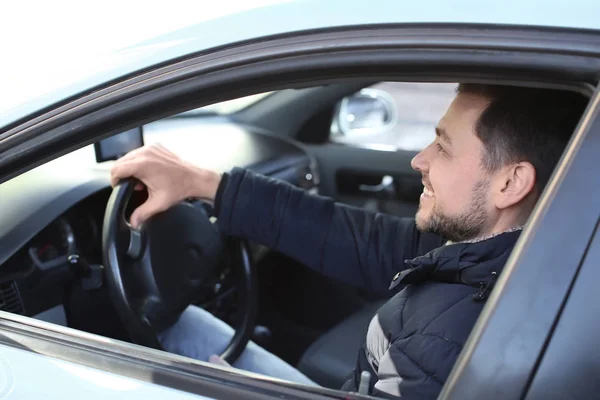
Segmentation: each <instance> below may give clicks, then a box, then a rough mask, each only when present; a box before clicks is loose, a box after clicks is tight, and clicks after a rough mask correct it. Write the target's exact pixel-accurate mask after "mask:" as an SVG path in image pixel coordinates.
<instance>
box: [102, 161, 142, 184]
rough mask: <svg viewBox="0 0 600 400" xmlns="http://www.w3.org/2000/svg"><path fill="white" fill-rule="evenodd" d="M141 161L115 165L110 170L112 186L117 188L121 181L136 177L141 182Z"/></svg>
mask: <svg viewBox="0 0 600 400" xmlns="http://www.w3.org/2000/svg"><path fill="white" fill-rule="evenodd" d="M140 166H141V162H140V161H139V159H133V160H131V161H124V162H119V163H118V164H115V165H114V166H113V167H112V169H111V170H110V184H111V186H112V187H115V185H116V184H117V183H119V181H120V180H122V179H126V178H130V177H135V178H138V179H140V180H141V177H140V176H139V173H140V172H141V171H142V168H141V167H140Z"/></svg>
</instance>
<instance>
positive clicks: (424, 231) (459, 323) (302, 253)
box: [111, 84, 586, 399]
mask: <svg viewBox="0 0 600 400" xmlns="http://www.w3.org/2000/svg"><path fill="white" fill-rule="evenodd" d="M585 104H586V100H585V99H584V98H583V97H581V96H579V95H576V94H573V93H566V92H558V91H551V90H541V89H531V88H516V87H503V86H491V85H476V84H462V85H460V86H459V88H458V90H457V96H456V98H455V100H454V101H453V103H452V104H451V106H450V107H449V109H448V111H447V113H446V115H445V116H444V117H443V118H442V119H441V121H440V122H439V124H438V127H437V129H436V134H437V135H436V139H435V141H434V142H433V143H431V144H430V145H429V146H428V147H427V148H425V149H424V150H423V151H421V152H420V153H419V154H418V155H417V156H415V158H414V159H413V161H412V167H413V168H414V169H415V170H417V171H419V172H420V173H421V175H422V180H423V185H424V189H423V193H422V195H421V199H420V205H419V211H418V212H417V215H416V218H415V219H410V218H395V217H391V216H388V215H383V214H378V213H372V212H368V211H365V210H362V209H358V208H352V207H348V206H345V205H342V204H337V203H335V202H333V201H332V200H331V199H327V198H324V197H318V196H314V195H310V194H308V193H306V192H304V191H302V190H300V189H298V188H295V187H292V186H291V185H288V184H286V183H284V182H280V181H276V180H273V179H269V178H267V177H264V176H260V175H257V174H254V173H252V172H250V171H248V170H245V169H239V168H236V169H234V170H233V171H231V172H230V173H228V174H218V173H215V172H211V171H206V170H202V169H198V168H197V167H195V166H192V165H191V164H189V163H187V162H185V161H183V160H181V159H179V158H178V157H177V156H175V155H174V154H172V153H170V152H169V151H167V150H166V149H164V148H161V147H146V148H142V149H139V150H136V151H133V152H131V153H129V154H128V155H127V156H125V157H124V158H122V159H121V160H119V161H118V162H116V163H115V165H114V167H113V169H112V176H111V178H112V183H113V184H116V183H117V182H118V181H119V180H120V179H123V178H127V177H130V176H134V177H136V178H138V179H139V180H141V181H142V182H143V183H144V184H145V186H146V188H147V189H148V193H149V197H148V200H147V201H146V203H144V204H142V205H141V206H140V207H138V208H137V209H136V210H135V212H134V213H133V215H132V217H131V221H132V224H133V225H134V226H139V225H140V224H142V223H143V222H144V221H145V220H147V219H148V218H150V217H151V216H152V215H154V214H156V213H158V212H161V211H163V210H166V209H167V208H169V207H171V206H172V205H174V204H176V203H178V202H180V201H182V200H184V199H186V198H190V197H195V198H199V199H203V200H207V201H214V202H215V209H216V213H217V214H218V224H219V227H220V229H221V230H222V231H223V232H225V233H227V234H230V235H234V236H239V237H244V238H247V239H250V240H252V241H254V242H257V243H261V244H263V245H265V246H268V247H269V248H271V249H273V250H276V251H279V252H282V253H284V254H287V255H288V256H290V257H292V258H294V259H296V260H298V261H299V262H301V263H303V264H305V265H307V266H309V267H311V268H313V269H315V270H317V271H319V272H321V273H323V274H325V275H328V276H330V277H334V278H337V279H339V280H342V281H346V282H348V283H351V284H354V285H357V286H361V287H364V288H367V289H370V290H375V291H381V290H384V289H387V288H389V289H390V291H391V293H390V295H391V298H390V299H389V301H388V302H387V303H386V304H385V305H383V306H382V308H381V309H380V310H379V311H378V312H377V314H376V315H375V316H374V318H373V319H372V321H371V323H370V326H369V329H368V332H367V335H366V339H365V342H364V346H363V347H362V348H361V349H360V351H359V353H358V357H357V365H356V369H355V372H354V374H353V375H352V377H350V378H349V380H348V382H347V383H346V385H344V388H343V389H344V390H348V391H356V390H357V388H358V385H359V382H360V378H361V373H362V372H364V371H367V372H369V374H370V384H369V393H371V394H373V395H376V396H384V397H396V396H401V397H403V398H415V399H434V398H436V397H437V395H438V394H439V392H440V390H441V388H442V386H443V384H444V382H445V380H446V379H447V377H448V375H449V373H450V370H451V369H452V367H453V365H454V362H455V361H456V359H457V357H458V355H459V353H460V352H461V350H462V347H463V345H464V343H465V341H466V340H467V337H468V335H469V333H470V331H471V328H472V327H473V325H474V323H475V321H476V320H477V318H478V316H479V313H480V312H481V309H482V308H483V304H484V302H485V300H486V299H487V297H488V296H489V293H490V291H491V289H492V287H493V284H494V282H495V279H496V278H497V276H498V274H500V272H501V271H502V268H503V266H504V264H505V263H506V261H507V259H508V257H509V255H510V253H511V251H512V248H513V246H514V244H515V242H516V241H517V239H518V236H519V234H520V231H521V229H522V227H523V225H524V224H525V223H526V222H527V219H528V217H529V214H530V213H531V211H532V209H533V207H534V206H535V203H536V201H537V199H538V198H539V195H540V194H541V191H542V190H543V187H544V185H545V184H546V182H547V181H548V179H549V177H550V175H551V173H552V171H553V169H554V166H555V164H556V162H557V161H558V159H559V158H560V155H561V153H562V151H563V149H564V147H565V145H566V143H567V141H568V139H569V137H570V135H571V134H572V132H573V131H574V128H575V126H576V124H577V122H578V120H579V118H580V116H581V114H582V112H583V110H584V107H585ZM224 325H225V324H223V323H222V322H220V321H218V320H216V318H214V317H212V316H211V315H210V314H208V313H206V312H203V311H202V310H199V309H197V308H195V307H190V308H188V309H187V310H186V311H185V312H184V313H183V314H182V316H181V317H180V319H179V321H178V322H177V323H175V325H173V326H172V327H170V328H169V329H167V330H166V331H165V332H163V333H162V334H161V341H162V343H163V345H164V347H165V349H167V350H168V351H172V352H175V353H179V354H183V355H187V356H190V357H195V358H198V359H203V360H206V359H208V358H209V356H210V355H212V354H219V353H220V352H221V351H222V350H223V349H224V348H225V346H226V345H227V343H228V340H229V338H230V337H231V334H232V331H231V330H230V329H229V328H228V327H226V326H224ZM353 350H354V349H349V351H353ZM235 366H236V367H238V368H242V369H247V370H250V371H253V372H258V373H264V374H267V375H272V376H275V377H280V378H283V379H289V380H296V381H299V382H306V383H310V381H309V380H308V379H307V378H306V377H304V376H303V375H302V374H301V373H300V372H298V371H296V370H295V369H294V368H292V367H291V366H289V365H287V364H285V363H284V362H283V361H281V360H280V359H278V358H277V357H275V356H274V355H272V354H270V353H268V352H266V351H265V350H264V349H261V348H259V347H258V346H256V345H255V344H254V343H250V344H249V346H248V348H247V349H246V350H245V352H244V353H243V354H242V356H241V357H240V359H239V360H238V361H237V362H236V364H235Z"/></svg>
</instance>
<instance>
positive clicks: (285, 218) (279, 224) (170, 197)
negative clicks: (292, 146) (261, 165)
mask: <svg viewBox="0 0 600 400" xmlns="http://www.w3.org/2000/svg"><path fill="white" fill-rule="evenodd" d="M129 177H135V178H137V179H139V180H140V181H141V182H142V183H143V186H145V187H146V189H147V190H148V200H146V202H144V204H142V205H140V206H139V207H138V208H136V209H135V210H134V212H133V213H132V215H131V221H130V222H131V224H132V225H133V226H134V227H136V228H137V227H139V226H140V225H141V224H143V222H144V221H146V220H147V219H148V218H150V217H151V216H153V215H155V214H157V213H159V212H161V211H164V210H166V209H168V208H170V207H172V206H173V205H175V204H177V203H179V202H181V201H182V200H184V199H186V198H199V199H202V200H205V201H209V202H212V201H215V197H219V200H217V201H216V203H217V204H215V207H216V209H218V214H219V225H220V227H221V229H222V230H223V231H224V232H225V233H228V234H231V235H236V236H240V237H243V238H247V239H250V240H252V241H254V242H256V243H260V244H263V245H266V246H267V247H269V248H271V249H274V250H277V251H280V252H282V253H284V254H286V255H288V256H290V257H292V258H294V259H296V260H298V261H299V262H301V263H303V264H305V265H307V266H308V267H311V268H314V269H316V270H318V271H320V272H322V273H323V274H325V275H327V276H330V277H332V278H335V279H339V280H342V281H345V282H348V283H350V284H353V285H357V286H362V287H365V288H368V289H371V290H375V291H381V292H382V291H386V290H387V288H388V286H389V284H390V281H391V279H392V277H393V276H394V274H395V273H396V272H397V271H399V270H401V269H403V268H404V260H405V259H408V258H413V257H415V256H417V255H420V254H424V253H426V252H427V251H429V250H431V249H434V248H435V247H438V246H440V245H441V244H442V241H441V239H440V238H439V237H438V236H435V235H430V234H427V235H421V234H420V233H419V232H418V231H417V230H416V227H415V223H414V220H413V219H410V218H405V219H400V218H394V217H390V216H387V215H383V214H378V213H372V212H368V211H365V210H362V209H359V208H353V207H347V206H344V205H341V204H336V203H334V202H333V201H332V200H331V199H327V198H324V197H318V196H312V195H309V194H308V193H306V192H305V191H303V190H301V189H298V188H295V187H294V186H292V185H290V184H288V183H285V182H282V181H277V180H274V179H270V178H267V177H264V176H261V175H257V174H254V173H252V172H250V171H247V170H244V169H234V170H233V171H232V173H231V174H230V175H229V176H228V177H227V175H226V177H227V178H226V179H227V182H226V183H225V182H223V176H222V175H221V174H218V173H215V172H212V171H208V170H205V169H201V168H198V167H196V166H194V165H192V164H190V163H188V162H186V161H184V160H182V159H181V158H179V157H178V156H177V155H175V154H173V153H172V152H170V151H169V150H167V149H165V148H164V147H161V146H146V147H142V148H140V149H136V150H134V151H131V152H130V153H128V154H127V155H125V156H124V157H123V158H121V159H119V160H118V161H117V162H115V164H114V166H113V168H112V170H111V183H112V185H113V186H114V185H115V184H116V183H117V182H119V180H121V179H124V178H129ZM138 189H141V187H139V188H138Z"/></svg>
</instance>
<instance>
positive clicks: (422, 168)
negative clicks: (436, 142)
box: [410, 148, 429, 172]
mask: <svg viewBox="0 0 600 400" xmlns="http://www.w3.org/2000/svg"><path fill="white" fill-rule="evenodd" d="M425 150H427V148H425V149H423V150H421V151H420V152H419V154H417V155H416V156H414V157H413V159H412V160H411V161H410V166H411V167H412V168H413V169H414V170H415V171H419V172H426V171H427V168H428V165H429V164H428V163H427V159H426V157H425Z"/></svg>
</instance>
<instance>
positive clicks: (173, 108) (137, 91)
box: [0, 25, 600, 399]
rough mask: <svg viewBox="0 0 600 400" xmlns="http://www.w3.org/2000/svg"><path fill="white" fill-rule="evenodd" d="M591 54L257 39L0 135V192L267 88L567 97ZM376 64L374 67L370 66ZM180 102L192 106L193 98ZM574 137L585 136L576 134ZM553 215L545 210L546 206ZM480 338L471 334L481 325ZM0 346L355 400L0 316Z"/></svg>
mask: <svg viewBox="0 0 600 400" xmlns="http://www.w3.org/2000/svg"><path fill="white" fill-rule="evenodd" d="M367 33H368V34H367ZM475 33H477V34H475ZM598 54H600V40H599V37H598V34H597V33H590V32H580V31H575V30H568V29H565V30H551V29H543V28H536V29H528V28H520V27H519V28H515V27H504V28H503V27H498V26H493V27H489V29H488V30H483V31H482V30H481V26H472V27H465V26H462V25H461V26H460V27H456V26H442V27H440V26H433V27H431V26H426V25H425V26H419V27H405V26H398V27H389V26H386V27H380V28H378V29H375V28H374V27H371V28H369V29H365V28H364V27H348V28H343V29H335V30H326V31H319V32H309V33H302V34H297V35H290V36H287V37H284V38H281V37H276V38H273V39H272V40H264V39H262V40H261V41H258V42H254V43H250V44H247V43H246V44H240V45H235V46H232V47H228V48H225V49H217V50H215V51H212V52H204V53H202V54H200V55H196V56H193V57H190V58H189V59H186V60H183V61H178V62H174V64H170V65H167V66H160V67H157V68H156V69H153V70H150V71H149V72H143V73H141V74H138V75H134V76H128V77H125V78H124V79H122V80H119V81H114V82H110V83H107V85H105V86H104V87H101V88H97V90H95V91H93V92H91V93H87V94H83V95H82V96H80V97H78V98H75V99H68V100H67V101H65V102H64V103H62V104H59V105H57V106H56V107H55V108H53V109H50V110H44V111H43V112H41V113H40V114H39V115H34V116H32V117H31V119H28V120H22V121H20V123H19V124H16V125H13V126H11V127H9V129H5V130H4V131H0V154H2V158H1V159H0V182H3V181H5V180H7V179H9V178H11V177H13V176H16V175H18V174H20V173H22V172H24V171H26V170H29V169H31V168H33V167H35V166H37V165H40V164H42V163H44V162H46V161H49V160H50V159H53V158H56V157H58V156H60V155H62V154H65V153H67V152H69V151H72V150H75V149H76V148H80V147H82V146H84V145H87V144H90V143H92V142H93V141H95V140H98V139H100V138H103V137H107V136H110V135H111V134H114V133H118V132H120V131H122V130H124V129H129V128H132V127H134V126H138V125H139V124H141V123H146V122H149V121H150V120H153V119H158V118H162V117H166V116H168V115H173V114H175V113H178V112H181V111H184V110H185V109H190V108H193V107H199V106H201V105H205V104H207V103H210V102H214V101H220V100H227V99H230V98H234V97H238V96H241V95H246V94H252V93H256V92H257V91H260V90H265V89H267V88H268V89H269V90H272V89H274V88H280V87H289V86H290V85H306V84H307V82H311V83H312V84H314V83H317V82H319V83H331V82H335V81H339V80H340V79H344V78H346V79H347V78H348V77H357V76H359V75H360V77H361V79H364V78H373V76H378V77H379V78H381V79H398V80H402V79H408V80H411V79H412V80H419V79H443V78H444V77H445V78H447V77H451V78H452V79H460V78H467V79H483V80H485V79H507V77H508V76H510V80H511V81H513V82H514V81H516V82H523V81H527V80H528V79H531V78H532V77H533V76H535V77H536V79H537V80H538V81H540V82H545V83H546V84H549V83H553V84H554V83H558V86H562V87H569V88H572V87H573V82H592V81H593V82H596V78H597V71H598V70H599V69H600V59H599V58H598ZM374 57H377V60H378V61H379V62H380V64H379V65H376V66H374V65H373V60H374ZM457 60H459V61H457ZM399 67H400V68H399ZM474 68H487V70H486V71H487V72H488V73H487V74H481V73H476V74H473V69H474ZM276 72H279V74H276ZM333 72H336V74H332V73H333ZM245 85H246V86H245ZM199 90H200V91H201V92H200V95H199V94H198V91H199ZM214 93H218V95H215V94H214ZM190 96H194V97H193V99H192V98H190ZM596 96H597V95H596ZM577 137H584V134H583V133H581V127H580V131H579V133H578V135H577ZM573 146H575V145H574V144H572V146H571V148H573ZM578 149H579V150H581V148H580V147H578ZM571 157H573V154H572V153H569V154H567V158H566V159H565V160H563V164H564V163H565V162H566V161H570V160H571ZM575 161H576V160H575ZM567 164H568V165H571V164H569V163H568V162H567ZM572 164H573V165H575V164H576V162H575V163H572ZM561 174H563V172H560V173H559V174H558V175H557V176H558V177H557V176H555V178H554V179H553V182H557V180H559V178H560V177H561V176H562V175H561ZM567 182H568V181H567ZM555 190H556V186H553V185H552V184H551V185H550V189H549V190H547V191H546V194H545V197H543V199H542V205H541V206H538V208H537V210H538V211H537V214H536V215H535V221H538V223H537V224H532V225H531V226H530V227H529V228H528V229H527V230H526V232H524V237H525V239H523V240H522V241H521V242H520V244H519V245H518V246H517V251H515V254H516V255H515V254H513V256H512V257H511V261H510V265H509V268H507V271H508V272H507V273H506V274H503V277H502V278H501V284H500V285H499V286H500V289H498V290H497V291H495V294H494V296H493V297H492V300H493V301H490V305H488V306H487V307H486V313H487V314H493V313H494V311H495V307H497V306H498V305H497V302H498V298H500V297H499V294H498V293H501V292H503V290H506V289H503V287H510V286H507V285H508V284H509V283H510V282H512V280H510V279H509V277H510V276H512V274H513V273H514V271H515V269H516V267H515V265H517V266H518V265H521V264H522V263H520V264H519V262H520V258H521V257H524V256H526V255H527V254H529V253H527V252H525V253H524V250H523V248H530V247H531V245H532V243H534V244H535V243H539V241H540V240H541V239H538V238H537V235H534V232H535V230H536V229H537V228H540V227H541V228H543V227H545V226H546V224H547V223H548V222H546V221H550V219H546V218H545V217H546V216H547V215H549V213H550V214H551V211H552V210H554V208H552V207H551V208H550V209H548V210H549V211H548V210H545V207H547V206H548V202H550V200H551V199H552V198H553V197H554V196H555V193H554V192H555ZM563 192H564V191H559V192H558V193H557V194H556V196H557V198H560V196H563V195H561V193H563ZM554 204H555V202H554V201H553V202H551V204H550V206H552V205H554ZM556 207H559V206H558V205H557V206H556ZM540 210H543V211H544V212H542V211H540ZM538 233H540V235H541V237H545V236H544V235H547V232H545V231H540V232H538ZM588 233H589V232H588ZM582 234H583V233H582ZM578 237H579V236H578ZM588 239H589V238H588ZM527 245H529V247H527ZM570 255H571V256H572V257H573V259H577V260H580V257H581V254H578V253H577V251H575V249H572V251H571V253H570ZM578 257H579V258H578ZM486 313H484V315H485V314H486ZM555 316H556V315H555ZM486 318H489V317H487V316H486ZM478 327H479V328H478V329H481V324H479V325H478ZM0 343H2V344H4V345H9V346H21V348H23V349H28V350H30V351H35V352H39V353H41V354H44V355H46V356H48V357H55V358H59V359H67V360H69V361H73V362H77V363H80V364H84V365H89V366H92V367H94V368H99V369H104V370H116V371H118V373H120V374H124V375H126V376H131V374H133V373H134V372H135V373H136V374H137V375H136V376H135V377H136V378H137V379H152V380H153V382H157V383H160V384H163V385H165V386H170V387H174V388H178V389H180V390H185V391H190V392H193V393H199V394H204V395H206V393H214V394H215V395H217V396H218V397H220V396H222V395H223V393H227V394H228V395H229V397H228V398H235V397H237V396H238V395H240V394H244V395H247V392H246V391H250V392H248V393H256V396H257V397H259V394H260V395H262V396H268V395H269V394H271V395H276V393H278V392H279V393H286V394H287V395H288V396H290V397H291V398H307V396H319V395H320V396H330V397H338V396H341V395H343V396H345V397H348V396H353V395H348V394H341V393H340V392H337V391H330V390H327V389H322V388H312V389H311V388H306V387H300V385H294V384H291V383H285V384H274V383H273V382H272V381H270V380H268V379H256V378H255V377H253V376H252V374H244V373H241V374H235V373H232V372H227V371H223V370H221V369H218V368H209V367H207V366H205V365H204V364H203V363H199V362H191V361H190V360H189V359H178V358H176V356H173V355H166V354H164V353H153V352H152V350H150V349H142V348H138V347H137V346H132V345H130V346H127V344H124V343H121V342H117V341H107V340H106V339H104V338H99V337H95V336H94V335H85V334H83V333H81V332H77V331H74V330H70V329H68V328H60V327H56V326H50V325H48V324H44V323H42V322H38V321H32V320H30V319H27V318H20V317H18V316H14V315H5V314H2V315H0ZM467 347H468V348H469V349H471V348H472V349H475V350H477V349H479V348H481V343H480V342H476V340H471V341H470V343H469V344H468V346H467ZM111 360H112V362H111ZM461 360H462V358H461ZM149 368H150V369H151V370H152V371H153V373H152V376H151V377H148V376H147V371H148V369H149ZM140 371H144V372H145V375H144V374H141V373H140ZM461 372H462V373H464V370H461V369H460V368H459V369H458V372H457V373H455V374H454V375H453V376H454V377H456V376H460V375H461ZM128 374H129V375H128ZM142 375H143V376H142ZM478 382H481V381H478ZM460 383H461V381H455V380H452V381H451V382H450V384H449V385H447V387H449V388H450V389H452V387H453V386H456V385H458V386H460ZM487 384H488V382H486V385H487ZM482 386H483V385H482ZM228 391H229V392H228ZM450 393H452V392H450ZM486 394H488V393H486ZM504 398H505V399H506V398H509V397H504ZM514 398H517V397H514Z"/></svg>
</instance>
